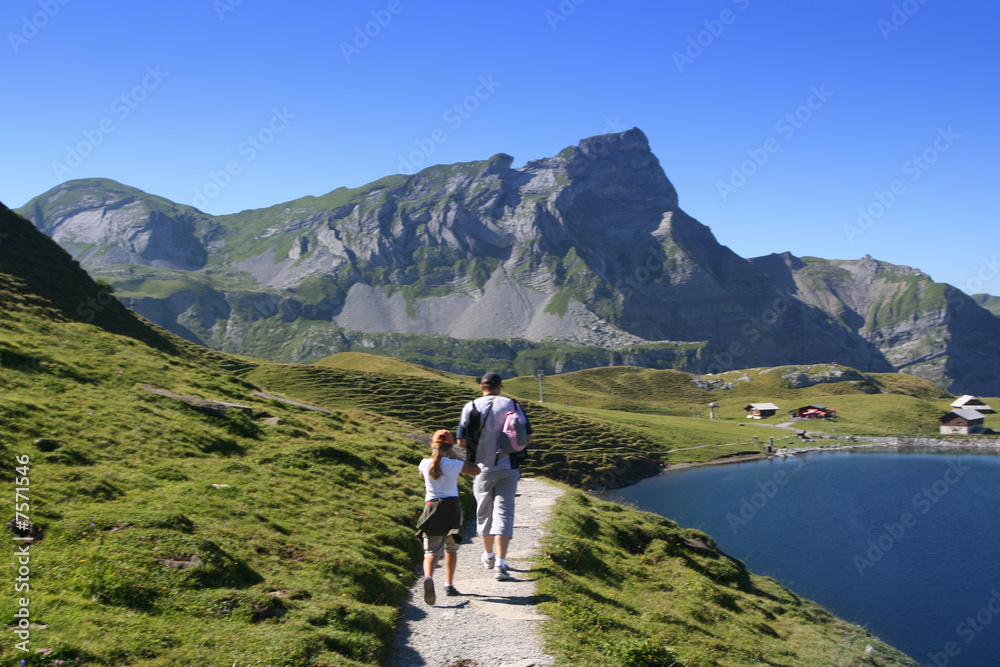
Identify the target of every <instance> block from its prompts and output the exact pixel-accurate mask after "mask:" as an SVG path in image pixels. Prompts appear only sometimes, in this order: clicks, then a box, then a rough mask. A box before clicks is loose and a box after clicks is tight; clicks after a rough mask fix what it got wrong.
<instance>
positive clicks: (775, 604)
mask: <svg viewBox="0 0 1000 667" xmlns="http://www.w3.org/2000/svg"><path fill="white" fill-rule="evenodd" d="M549 530H550V532H549V535H548V536H547V537H546V539H545V543H544V551H543V554H542V555H541V557H540V558H539V559H538V560H539V565H540V568H539V582H538V592H539V594H540V595H541V597H542V598H543V600H545V602H544V603H543V604H542V610H543V611H544V612H545V613H547V614H549V615H551V616H552V617H553V618H554V620H553V621H551V622H549V623H546V624H544V625H543V626H542V633H543V635H544V637H545V639H546V642H547V645H548V647H549V649H550V650H551V651H553V652H554V654H555V655H556V656H557V659H558V660H559V661H560V664H572V665H576V666H578V667H618V666H620V667H654V666H660V665H672V666H674V667H703V666H709V665H713V666H715V665H718V666H729V665H802V666H808V667H815V666H816V665H824V666H829V667H838V666H840V667H847V666H853V665H883V666H888V665H901V666H902V665H906V666H908V667H916V665H917V663H916V662H915V661H913V660H911V659H909V658H908V657H906V656H905V655H903V654H901V653H899V652H898V651H896V650H895V649H893V648H892V647H891V646H887V645H886V644H883V643H882V642H880V641H879V640H878V639H877V638H875V637H871V636H868V634H867V633H866V632H865V630H864V629H862V628H860V627H858V626H855V625H851V624H849V623H846V622H844V621H842V620H840V619H838V618H836V617H834V616H832V615H831V614H830V613H829V612H827V611H826V610H825V609H823V608H822V607H820V606H819V605H816V604H815V603H813V602H810V601H808V600H803V599H802V598H799V597H798V596H796V595H795V594H794V593H791V592H790V591H788V590H787V589H785V588H783V587H782V586H780V585H779V584H778V583H777V582H775V581H774V580H773V579H770V578H766V577H758V576H756V575H752V574H751V573H749V572H748V571H747V570H746V569H745V567H744V566H743V564H742V563H741V562H740V561H738V560H735V559H732V558H730V557H729V556H726V555H725V554H723V553H721V552H719V551H718V550H717V549H716V548H715V546H714V544H713V543H712V540H711V538H710V537H708V536H707V535H705V534H704V533H701V532H699V531H695V530H691V529H682V528H678V527H677V525H676V524H675V523H673V522H672V521H670V520H668V519H664V518H662V517H660V516H657V515H655V514H649V513H646V512H640V511H638V510H634V509H630V508H626V507H622V506H621V505H617V504H613V503H608V502H603V501H600V500H595V499H593V498H591V497H589V496H586V495H584V494H582V493H580V492H578V491H570V492H569V493H567V495H565V496H564V497H563V498H561V499H560V501H559V503H558V505H557V507H556V512H555V518H554V519H553V520H552V521H551V522H550V523H549ZM691 539H696V540H700V541H701V543H702V544H703V545H704V546H707V547H708V548H696V547H692V546H690V543H689V542H687V541H686V540H691ZM869 645H870V646H872V647H873V648H875V650H876V651H878V653H871V654H869V653H866V652H865V649H866V647H868V646H869Z"/></svg>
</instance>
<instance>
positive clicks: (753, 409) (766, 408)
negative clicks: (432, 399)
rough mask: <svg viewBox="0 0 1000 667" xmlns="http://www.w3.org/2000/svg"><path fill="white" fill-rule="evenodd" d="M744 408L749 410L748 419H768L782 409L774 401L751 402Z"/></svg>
mask: <svg viewBox="0 0 1000 667" xmlns="http://www.w3.org/2000/svg"><path fill="white" fill-rule="evenodd" d="M743 409H744V410H746V411H747V419H767V418H768V417H773V416H774V414H775V413H776V412H777V411H778V410H780V408H779V407H778V406H777V405H775V404H774V403H751V404H750V405H748V406H746V407H745V408H743Z"/></svg>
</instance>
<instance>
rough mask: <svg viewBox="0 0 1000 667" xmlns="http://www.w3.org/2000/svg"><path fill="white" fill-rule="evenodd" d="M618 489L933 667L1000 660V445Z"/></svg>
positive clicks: (793, 462)
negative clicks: (999, 451)
mask: <svg viewBox="0 0 1000 667" xmlns="http://www.w3.org/2000/svg"><path fill="white" fill-rule="evenodd" d="M609 495H610V496H611V497H614V498H619V499H621V500H625V501H629V502H633V503H635V504H636V505H638V506H639V507H640V508H642V509H644V510H648V511H651V512H656V513H657V514H661V515H663V516H665V517H668V518H671V519H673V520H675V521H677V522H678V523H679V524H680V525H681V526H684V527H691V528H698V529H700V530H703V531H705V532H707V533H708V534H710V535H711V536H712V537H713V538H714V539H715V541H716V542H717V543H718V545H719V546H720V547H721V548H722V550H723V551H725V552H726V553H728V554H729V555H731V556H734V557H736V558H739V559H741V560H743V561H744V562H745V563H746V564H747V567H749V568H750V570H752V571H753V572H755V573H756V574H762V575H767V576H770V577H774V578H775V579H777V580H778V581H780V582H781V583H782V584H783V585H785V586H786V587H788V588H789V589H791V590H792V591H794V592H795V593H797V594H799V595H801V596H803V597H806V598H810V599H812V600H815V601H816V602H818V603H820V604H821V605H823V606H824V607H826V608H827V609H829V610H830V611H832V612H834V613H835V614H837V615H838V616H840V617H841V618H844V619H846V620H848V621H851V622H853V623H858V624H860V625H862V626H864V627H865V628H867V629H868V630H869V631H871V632H872V634H874V635H877V636H878V637H880V638H881V639H883V640H884V641H886V642H888V643H890V644H892V645H894V646H895V647H897V648H898V649H900V650H901V651H904V652H905V653H907V654H908V655H910V656H912V657H913V658H915V659H916V660H918V661H919V662H920V663H921V664H923V665H934V666H935V667H945V666H948V665H950V666H951V667H995V666H997V665H1000V456H998V455H997V454H996V453H993V452H991V453H983V452H981V451H980V452H966V451H959V450H949V451H947V452H939V453H928V452H912V451H911V452H905V451H891V452H887V451H884V450H882V451H878V450H875V451H873V450H864V449H858V450H851V451H846V452H827V453H817V454H808V455H803V456H795V457H791V458H788V459H771V460H761V461H752V462H747V463H738V464H731V465H722V466H710V467H700V468H691V469H687V470H678V471H676V472H668V473H665V474H662V475H659V476H657V477H654V478H651V479H647V480H644V481H642V482H639V483H638V484H635V485H633V486H630V487H628V488H626V489H619V490H618V491H615V492H613V493H612V494H609Z"/></svg>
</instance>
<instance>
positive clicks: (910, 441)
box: [660, 435, 1000, 474]
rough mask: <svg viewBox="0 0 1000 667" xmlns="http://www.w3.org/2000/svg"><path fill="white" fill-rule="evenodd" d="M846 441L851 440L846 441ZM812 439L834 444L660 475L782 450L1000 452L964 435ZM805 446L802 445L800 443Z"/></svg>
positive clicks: (995, 443) (994, 444)
mask: <svg viewBox="0 0 1000 667" xmlns="http://www.w3.org/2000/svg"><path fill="white" fill-rule="evenodd" d="M847 438H852V439H851V440H848V439H847ZM811 439H812V440H835V441H836V443H835V444H817V445H814V446H806V447H785V448H782V449H776V450H775V453H772V454H767V453H761V454H754V455H749V456H734V457H731V458H725V459H715V460H713V461H702V462H697V463H675V464H672V465H670V466H669V467H667V468H664V469H663V471H662V472H661V473H660V474H663V473H669V472H672V471H675V470H686V469H688V468H701V467H704V466H717V465H726V464H729V463H745V462H747V461H759V460H761V459H768V458H775V457H780V456H781V455H780V454H778V453H777V452H779V451H784V452H785V453H786V455H787V456H797V455H799V454H809V453H812V452H838V451H843V450H845V449H870V448H880V449H882V448H884V449H897V450H898V449H916V450H924V451H926V450H966V451H967V450H984V449H987V450H988V449H993V450H997V451H1000V438H987V437H975V436H968V437H963V438H960V439H959V438H954V439H953V438H948V439H943V438H930V437H917V438H913V437H905V436H891V437H886V436H867V437H865V436H840V437H834V436H824V435H814V436H813V437H812V438H811ZM804 444H805V443H804Z"/></svg>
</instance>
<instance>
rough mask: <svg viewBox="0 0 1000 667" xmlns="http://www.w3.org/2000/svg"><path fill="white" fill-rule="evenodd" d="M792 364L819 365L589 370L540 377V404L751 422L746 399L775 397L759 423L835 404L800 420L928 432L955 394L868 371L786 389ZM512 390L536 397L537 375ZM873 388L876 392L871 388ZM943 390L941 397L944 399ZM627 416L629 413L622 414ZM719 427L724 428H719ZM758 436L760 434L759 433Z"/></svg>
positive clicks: (839, 428) (816, 426)
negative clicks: (706, 372) (712, 410)
mask: <svg viewBox="0 0 1000 667" xmlns="http://www.w3.org/2000/svg"><path fill="white" fill-rule="evenodd" d="M794 369H800V370H804V371H810V372H822V371H823V370H825V369H824V366H823V365H818V364H817V365H812V366H800V367H779V368H774V369H771V368H757V369H746V370H738V371H729V372H726V373H720V374H717V375H713V376H693V375H691V374H688V373H684V372H682V371H675V370H649V369H643V368H621V367H615V368H595V369H590V370H585V371H578V372H576V373H567V374H564V375H558V376H553V377H550V378H545V380H544V382H545V387H544V391H545V399H546V403H547V404H549V405H553V406H556V407H559V406H562V405H564V404H566V405H572V406H581V407H584V408H601V409H607V410H621V411H631V412H643V413H655V414H663V415H670V416H675V417H689V416H690V415H691V407H692V406H694V407H695V408H696V409H697V410H698V412H699V413H705V414H707V413H708V408H707V405H708V404H709V403H710V402H716V403H718V405H719V407H718V408H717V409H716V415H717V416H718V417H720V418H721V420H722V421H723V422H729V423H744V424H748V425H750V424H753V423H754V421H753V420H747V419H746V412H745V411H744V410H743V408H744V407H745V406H746V405H747V404H748V403H758V402H773V403H775V404H776V405H778V406H779V407H780V408H781V410H780V411H779V412H778V414H777V415H776V416H775V417H772V418H770V419H768V420H766V421H765V422H764V423H767V424H775V423H779V422H780V421H781V420H782V419H784V418H787V416H788V412H789V411H790V410H793V409H795V408H798V407H800V406H803V405H808V404H811V403H816V404H820V405H826V406H829V407H832V408H834V409H836V410H837V413H838V419H837V420H836V421H835V422H827V421H823V420H819V421H809V422H804V423H801V424H800V426H801V428H807V427H808V428H809V429H810V430H826V431H835V432H836V433H838V434H846V433H854V434H864V435H897V434H917V433H923V434H925V435H926V434H929V433H936V432H937V419H938V417H939V416H940V415H941V414H943V413H944V412H947V410H948V409H949V408H948V404H949V403H950V402H951V401H952V400H953V399H952V398H951V396H950V395H946V393H945V392H944V391H943V390H941V388H940V387H938V386H937V385H934V384H932V383H930V382H927V381H926V380H922V379H920V378H916V377H913V376H909V375H903V374H898V373H868V374H865V376H864V377H865V378H866V380H863V381H858V382H859V383H860V385H858V384H852V383H851V382H846V381H845V382H836V383H822V384H816V385H813V386H811V387H803V388H790V387H789V386H787V385H788V382H787V381H786V380H783V379H782V377H781V376H782V375H783V374H787V373H788V372H789V371H792V370H794ZM693 379H699V380H701V381H705V382H728V383H730V384H731V385H732V386H731V388H729V389H721V388H719V389H715V390H714V391H710V390H708V389H702V388H699V387H698V386H696V385H695V384H694V383H693V382H692V380H693ZM508 384H509V385H510V388H511V391H514V392H524V393H525V394H527V395H531V394H532V393H534V395H537V392H538V385H537V379H535V378H517V379H514V380H511V381H510V382H509V383H508ZM874 387H878V389H879V390H880V393H876V394H869V393H867V392H866V390H865V389H866V388H868V389H869V390H871V389H872V388H874ZM942 396H947V397H946V398H942ZM622 418H623V419H626V420H629V419H634V416H633V417H622ZM720 433H722V432H721V431H720ZM762 437H763V436H762Z"/></svg>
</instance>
